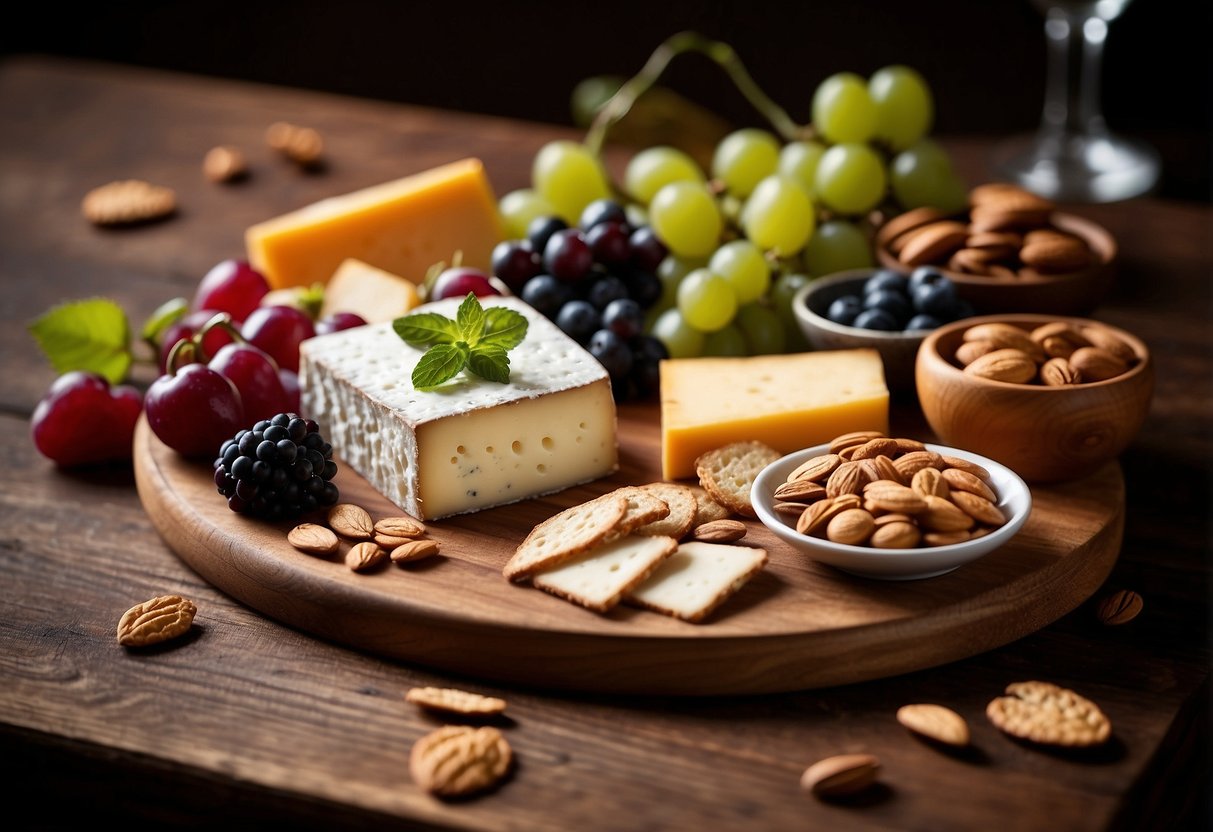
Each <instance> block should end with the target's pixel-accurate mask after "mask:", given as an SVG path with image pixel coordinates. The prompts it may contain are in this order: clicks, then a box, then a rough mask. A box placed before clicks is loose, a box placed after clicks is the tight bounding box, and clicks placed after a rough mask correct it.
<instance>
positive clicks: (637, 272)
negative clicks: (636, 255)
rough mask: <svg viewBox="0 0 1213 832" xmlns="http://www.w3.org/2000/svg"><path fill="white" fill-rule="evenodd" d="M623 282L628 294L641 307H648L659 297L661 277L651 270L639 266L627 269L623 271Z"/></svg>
mask: <svg viewBox="0 0 1213 832" xmlns="http://www.w3.org/2000/svg"><path fill="white" fill-rule="evenodd" d="M623 282H624V283H626V284H627V287H628V295H630V296H631V298H632V299H633V300H634V301H636V302H637V303H638V304H640V307H641V308H642V309H648V308H649V307H650V306H652V305H653V304H654V303H656V302H657V300H658V298H660V297H661V288H662V287H661V279H660V278H658V277H657V275H655V274H653V273H652V272H651V271H647V270H645V269H641V268H634V269H627V270H626V271H624V273H623Z"/></svg>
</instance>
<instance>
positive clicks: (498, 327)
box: [480, 306, 527, 350]
mask: <svg viewBox="0 0 1213 832" xmlns="http://www.w3.org/2000/svg"><path fill="white" fill-rule="evenodd" d="M526 329H527V319H526V316H524V315H520V314H519V313H517V312H515V311H514V310H513V309H506V308H505V307H504V306H490V307H489V308H488V309H486V310H484V335H482V336H481V337H480V343H482V344H490V345H492V346H495V347H501V348H502V349H504V350H512V349H514V347H516V346H518V345H519V344H521V343H522V339H523V338H526Z"/></svg>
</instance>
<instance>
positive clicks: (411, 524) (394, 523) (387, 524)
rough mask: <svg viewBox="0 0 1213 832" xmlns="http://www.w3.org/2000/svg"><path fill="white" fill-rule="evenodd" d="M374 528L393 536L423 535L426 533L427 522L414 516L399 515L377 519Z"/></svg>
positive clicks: (379, 532) (380, 532)
mask: <svg viewBox="0 0 1213 832" xmlns="http://www.w3.org/2000/svg"><path fill="white" fill-rule="evenodd" d="M374 530H375V532H376V533H377V534H386V535H391V536H392V537H421V535H423V534H425V524H424V523H422V522H421V521H420V520H417V519H415V518H413V517H409V516H407V515H399V516H396V517H384V518H383V519H382V520H378V521H376V523H375V526H374Z"/></svg>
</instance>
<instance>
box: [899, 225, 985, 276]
mask: <svg viewBox="0 0 1213 832" xmlns="http://www.w3.org/2000/svg"><path fill="white" fill-rule="evenodd" d="M907 236H908V237H909V239H907V240H906V242H905V244H904V245H903V246H902V247H901V251H900V252H899V253H898V255H897V259H898V260H900V261H901V262H902V263H904V264H905V265H907V266H922V265H926V264H927V263H934V262H937V261H941V260H945V259H947V257H948V256H949V255H950V254H951V253H952V252H953V251H955V250H956V249H958V248H960V247H961V246H962V245H964V241H965V238H966V237H968V236H969V231H968V229H967V228H966V227H965V225H964V224H963V223H960V222H956V221H955V220H940V221H939V222H933V223H930V224H928V225H924V226H922V227H920V228H917V229H915V230H914V231H911V232H910V233H909V234H908V235H907Z"/></svg>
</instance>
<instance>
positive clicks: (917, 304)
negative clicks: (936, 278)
mask: <svg viewBox="0 0 1213 832" xmlns="http://www.w3.org/2000/svg"><path fill="white" fill-rule="evenodd" d="M957 300H958V298H957V297H956V286H955V285H954V284H953V283H952V281H950V280H944V281H942V282H940V283H927V284H923V285H921V286H919V287H917V288H916V289H914V309H915V311H917V312H919V313H922V314H924V315H931V316H932V317H935V318H938V319H939V320H941V321H946V320H952V318H954V317H955V316H956V302H957Z"/></svg>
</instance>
